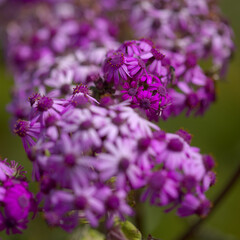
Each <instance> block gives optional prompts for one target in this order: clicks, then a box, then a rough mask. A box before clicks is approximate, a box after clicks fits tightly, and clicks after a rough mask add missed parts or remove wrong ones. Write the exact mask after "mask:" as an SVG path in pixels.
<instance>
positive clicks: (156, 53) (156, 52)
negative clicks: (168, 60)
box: [151, 48, 165, 61]
mask: <svg viewBox="0 0 240 240" xmlns="http://www.w3.org/2000/svg"><path fill="white" fill-rule="evenodd" d="M151 53H152V55H153V56H154V58H155V59H157V60H160V61H161V60H163V58H164V57H165V55H163V54H162V53H160V51H159V50H158V49H157V48H152V49H151Z"/></svg>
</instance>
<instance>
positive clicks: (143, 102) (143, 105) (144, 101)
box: [140, 98, 151, 109]
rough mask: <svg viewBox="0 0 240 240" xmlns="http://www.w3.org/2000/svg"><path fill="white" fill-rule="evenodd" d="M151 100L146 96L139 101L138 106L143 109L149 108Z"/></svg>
mask: <svg viewBox="0 0 240 240" xmlns="http://www.w3.org/2000/svg"><path fill="white" fill-rule="evenodd" d="M150 106H151V102H150V100H149V99H148V98H144V99H142V100H141V101H140V107H141V108H143V109H149V107H150Z"/></svg>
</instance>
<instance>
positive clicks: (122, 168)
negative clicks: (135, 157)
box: [119, 158, 130, 172]
mask: <svg viewBox="0 0 240 240" xmlns="http://www.w3.org/2000/svg"><path fill="white" fill-rule="evenodd" d="M129 165H130V162H129V160H128V159H127V158H122V159H121V160H120V162H119V170H120V171H123V172H125V171H126V170H127V169H128V167H129Z"/></svg>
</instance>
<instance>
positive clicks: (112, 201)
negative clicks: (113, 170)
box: [106, 195, 120, 210]
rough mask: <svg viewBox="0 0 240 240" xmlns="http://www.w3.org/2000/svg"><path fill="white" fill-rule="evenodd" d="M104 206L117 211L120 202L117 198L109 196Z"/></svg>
mask: <svg viewBox="0 0 240 240" xmlns="http://www.w3.org/2000/svg"><path fill="white" fill-rule="evenodd" d="M106 205H107V208H108V209H109V210H117V209H118V208H119V206H120V201H119V199H118V197H117V196H115V195H111V196H110V197H108V199H107V202H106Z"/></svg>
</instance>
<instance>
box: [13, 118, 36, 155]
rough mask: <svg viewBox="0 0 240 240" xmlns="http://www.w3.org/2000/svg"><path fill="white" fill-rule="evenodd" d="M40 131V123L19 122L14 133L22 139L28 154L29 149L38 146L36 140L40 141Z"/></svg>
mask: <svg viewBox="0 0 240 240" xmlns="http://www.w3.org/2000/svg"><path fill="white" fill-rule="evenodd" d="M40 131H41V127H40V123H37V122H35V123H34V122H29V121H24V120H18V121H17V123H16V125H15V128H14V133H15V134H17V135H18V136H19V137H21V139H22V142H23V147H24V149H25V151H26V152H27V151H28V149H29V147H32V146H34V145H35V144H36V142H35V140H34V139H38V137H39V135H40Z"/></svg>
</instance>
